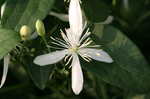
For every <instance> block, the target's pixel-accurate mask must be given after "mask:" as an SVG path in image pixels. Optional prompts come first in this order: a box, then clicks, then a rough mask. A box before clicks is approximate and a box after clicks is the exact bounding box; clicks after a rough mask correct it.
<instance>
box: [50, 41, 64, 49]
mask: <svg viewBox="0 0 150 99" xmlns="http://www.w3.org/2000/svg"><path fill="white" fill-rule="evenodd" d="M51 43H52V44H55V45H57V46H59V47H64V48H67V46H65V45H62V44H60V43H57V42H51Z"/></svg>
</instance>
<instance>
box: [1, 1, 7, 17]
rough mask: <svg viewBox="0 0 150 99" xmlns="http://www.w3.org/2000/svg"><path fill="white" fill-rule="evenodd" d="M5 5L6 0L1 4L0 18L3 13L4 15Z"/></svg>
mask: <svg viewBox="0 0 150 99" xmlns="http://www.w3.org/2000/svg"><path fill="white" fill-rule="evenodd" d="M5 7H6V2H5V3H3V5H2V6H1V18H2V17H3V15H4V11H5Z"/></svg>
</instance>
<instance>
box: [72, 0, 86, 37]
mask: <svg viewBox="0 0 150 99" xmlns="http://www.w3.org/2000/svg"><path fill="white" fill-rule="evenodd" d="M79 1H80V0H71V1H70V5H69V23H70V28H71V30H72V33H73V35H76V36H78V37H80V36H81V33H82V28H83V20H82V11H81V7H80V3H79Z"/></svg>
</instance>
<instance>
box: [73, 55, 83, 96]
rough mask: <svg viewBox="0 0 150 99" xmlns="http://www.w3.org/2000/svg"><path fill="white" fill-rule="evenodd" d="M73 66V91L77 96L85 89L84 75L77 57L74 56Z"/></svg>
mask: <svg viewBox="0 0 150 99" xmlns="http://www.w3.org/2000/svg"><path fill="white" fill-rule="evenodd" d="M71 66H72V90H73V92H74V94H75V95H79V94H80V92H81V91H82V89H83V73H82V69H81V66H80V62H79V58H78V56H77V55H74V56H73V61H72V65H71Z"/></svg>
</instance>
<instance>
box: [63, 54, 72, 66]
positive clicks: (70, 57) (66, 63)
mask: <svg viewBox="0 0 150 99" xmlns="http://www.w3.org/2000/svg"><path fill="white" fill-rule="evenodd" d="M72 58H73V56H70V57H69V59H68V62H67V63H66V64H65V65H66V66H67V65H68V64H69V63H70V61H71V59H72ZM69 68H70V67H69Z"/></svg>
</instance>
